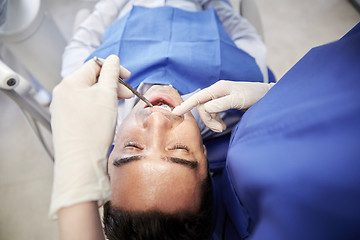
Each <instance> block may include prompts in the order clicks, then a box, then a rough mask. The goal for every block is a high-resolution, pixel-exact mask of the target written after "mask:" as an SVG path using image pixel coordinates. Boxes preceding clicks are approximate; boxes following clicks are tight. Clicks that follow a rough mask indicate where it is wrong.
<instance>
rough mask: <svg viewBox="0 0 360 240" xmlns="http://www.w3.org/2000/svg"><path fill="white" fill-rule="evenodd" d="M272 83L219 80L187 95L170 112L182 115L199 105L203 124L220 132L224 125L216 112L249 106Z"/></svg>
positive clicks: (267, 89)
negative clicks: (185, 98)
mask: <svg viewBox="0 0 360 240" xmlns="http://www.w3.org/2000/svg"><path fill="white" fill-rule="evenodd" d="M274 84H275V83H258V82H256V83H255V82H234V81H225V80H221V81H218V82H216V83H215V84H213V85H211V86H210V87H208V88H205V89H203V90H201V91H199V92H197V93H195V94H194V95H192V96H191V97H189V98H188V99H187V100H186V101H184V102H183V103H182V104H181V105H179V106H177V107H175V108H174V110H173V111H172V113H173V114H175V115H183V114H184V113H186V112H188V111H190V110H191V109H192V108H194V107H196V106H197V105H199V107H198V112H199V115H200V117H201V119H202V120H203V122H204V123H205V125H206V126H207V127H208V128H210V129H211V130H213V131H214V132H222V131H224V130H225V129H226V125H225V123H224V122H223V121H222V120H221V118H220V117H219V116H218V115H217V113H219V112H223V111H226V110H228V109H238V110H242V109H248V108H250V107H251V106H252V105H253V104H254V103H256V102H257V101H258V100H259V99H261V98H262V97H263V96H264V95H265V94H266V93H267V92H268V91H269V90H270V88H271V87H272V86H273V85H274Z"/></svg>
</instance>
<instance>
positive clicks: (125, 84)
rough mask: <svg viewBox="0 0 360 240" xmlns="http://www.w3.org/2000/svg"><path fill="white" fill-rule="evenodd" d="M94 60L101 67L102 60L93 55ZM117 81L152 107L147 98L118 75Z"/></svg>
mask: <svg viewBox="0 0 360 240" xmlns="http://www.w3.org/2000/svg"><path fill="white" fill-rule="evenodd" d="M93 59H94V61H95V62H96V63H97V64H98V65H99V66H100V67H102V65H103V63H104V60H103V59H100V58H98V57H94V58H93ZM118 80H119V83H121V84H122V85H124V86H125V87H127V88H128V89H129V90H130V91H132V92H133V93H134V94H135V95H136V96H137V97H138V98H140V99H141V100H143V101H144V102H145V103H146V104H147V105H149V106H150V107H153V105H152V104H151V102H150V101H149V100H147V99H146V98H145V97H144V96H143V95H141V94H140V93H139V92H138V91H136V90H135V89H134V88H133V87H132V86H130V85H129V84H128V83H127V82H125V81H124V80H123V79H122V78H121V77H120V76H119V78H118Z"/></svg>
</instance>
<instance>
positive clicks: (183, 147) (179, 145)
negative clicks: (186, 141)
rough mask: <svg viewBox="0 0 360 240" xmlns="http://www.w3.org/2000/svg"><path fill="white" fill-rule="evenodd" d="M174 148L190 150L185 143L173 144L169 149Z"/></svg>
mask: <svg viewBox="0 0 360 240" xmlns="http://www.w3.org/2000/svg"><path fill="white" fill-rule="evenodd" d="M176 149H180V150H185V151H187V152H190V149H189V148H188V146H186V145H182V144H175V145H174V146H173V147H172V148H171V150H176Z"/></svg>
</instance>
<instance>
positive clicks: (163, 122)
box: [143, 112, 173, 130]
mask: <svg viewBox="0 0 360 240" xmlns="http://www.w3.org/2000/svg"><path fill="white" fill-rule="evenodd" d="M143 126H144V128H146V129H154V130H161V129H163V130H165V129H171V128H172V126H173V122H172V120H171V119H170V118H169V117H168V116H166V115H165V114H164V113H162V112H153V113H151V114H150V115H149V116H148V117H147V118H146V119H145V120H144V122H143Z"/></svg>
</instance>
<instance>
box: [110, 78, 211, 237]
mask: <svg viewBox="0 0 360 240" xmlns="http://www.w3.org/2000/svg"><path fill="white" fill-rule="evenodd" d="M145 96H146V97H147V98H148V99H149V101H150V102H151V103H152V104H153V105H154V106H161V105H168V106H170V108H174V107H175V106H177V105H179V104H180V103H181V102H182V99H181V97H180V95H179V94H178V92H177V91H176V90H175V89H174V88H172V87H169V86H160V85H156V86H153V87H151V88H150V89H149V90H148V91H147V92H146V94H145ZM168 106H162V107H154V108H150V107H148V106H146V104H145V103H143V102H141V101H139V102H138V103H137V105H136V106H135V107H134V108H133V110H132V111H131V113H130V114H129V115H128V116H127V118H126V119H125V120H124V121H123V123H122V124H121V125H120V127H119V129H118V133H117V138H116V143H115V148H114V150H113V152H112V154H111V155H110V159H109V163H108V172H109V176H110V182H111V188H112V200H111V203H109V204H108V205H107V208H109V207H110V206H111V208H113V209H117V210H118V211H120V215H121V214H122V216H124V215H127V216H129V214H130V215H131V214H132V217H131V218H132V219H134V218H135V217H136V216H139V214H140V215H141V217H140V219H146V217H145V215H144V213H146V214H147V215H148V214H149V213H151V214H152V215H151V216H152V217H151V218H154V216H155V215H157V216H162V217H165V218H166V219H167V220H166V222H167V223H170V222H171V221H170V220H169V219H174V217H176V216H177V218H178V220H179V221H180V222H179V223H183V224H189V223H193V222H192V221H190V222H188V223H187V222H186V220H185V221H184V219H186V218H188V219H192V218H194V217H196V216H198V215H207V218H209V214H207V213H206V214H200V209H202V208H203V207H204V204H207V205H208V206H207V207H206V208H209V209H208V210H209V211H211V191H209V188H210V190H211V183H210V180H209V178H208V168H207V161H206V149H205V147H204V145H203V143H202V139H201V134H200V131H199V128H198V125H197V123H196V121H195V119H194V118H193V116H192V115H191V113H187V114H185V115H184V116H183V117H178V116H175V115H173V114H171V112H170V111H168V110H167V109H166V108H168ZM206 189H207V190H206ZM204 194H205V195H206V196H204ZM207 198H208V199H207ZM209 203H210V204H209ZM108 210H109V209H108ZM202 210H203V209H202ZM210 215H211V214H210ZM148 216H150V215H148ZM192 220H194V219H192ZM196 221H198V220H196ZM202 221H203V220H202ZM209 221H210V222H211V219H210V220H208V221H207V222H206V223H207V225H208V226H207V227H209V225H210V222H209ZM105 223H106V219H105ZM206 223H205V224H206ZM131 224H132V225H134V222H131ZM170 225H171V224H170ZM188 227H189V226H186V228H188ZM132 228H134V227H132ZM135 231H136V230H135ZM202 231H203V230H202ZM176 238H177V237H176V236H175V237H174V239H176Z"/></svg>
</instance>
